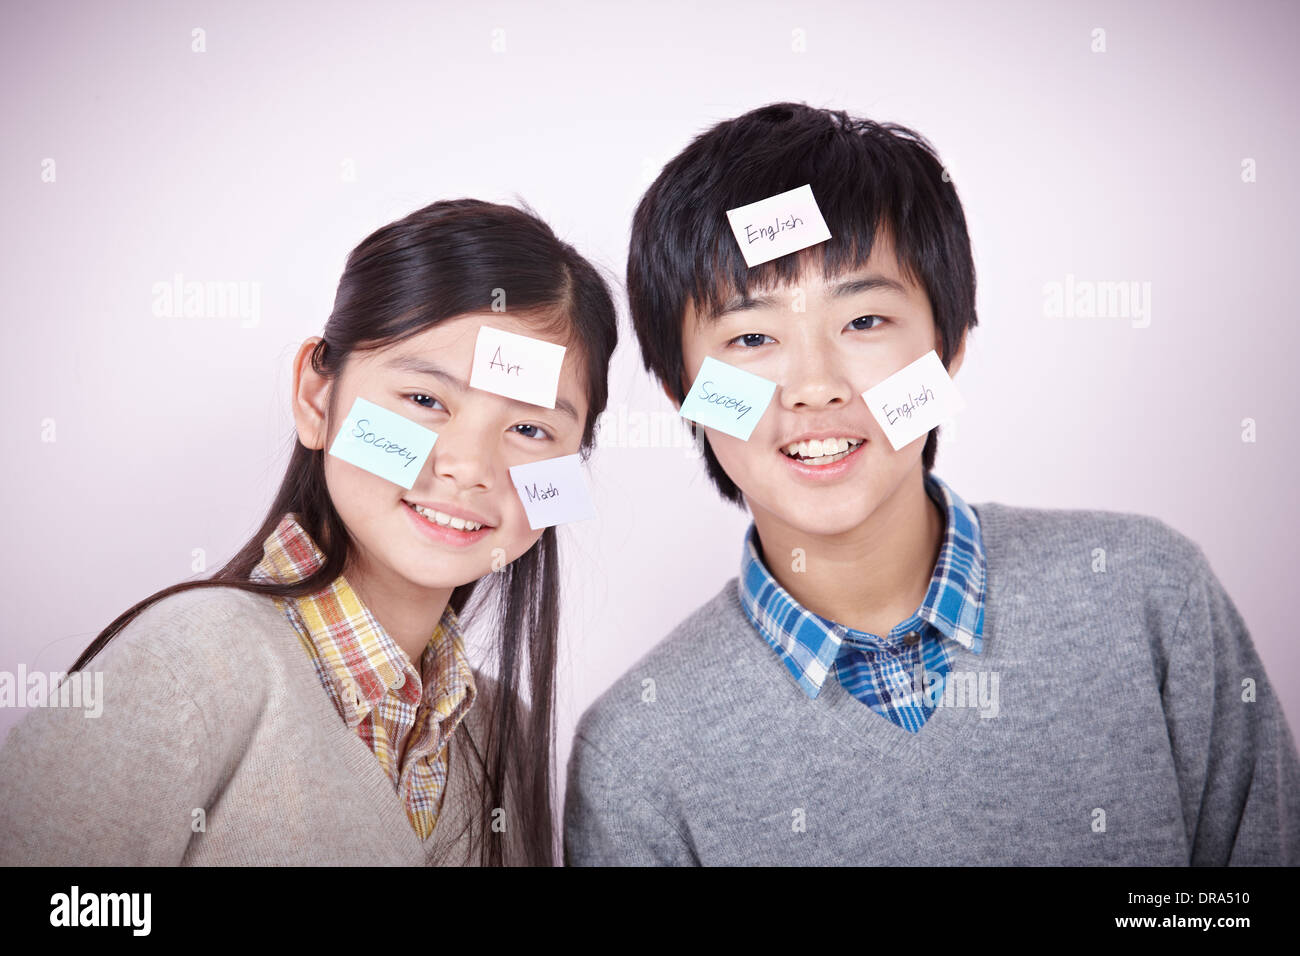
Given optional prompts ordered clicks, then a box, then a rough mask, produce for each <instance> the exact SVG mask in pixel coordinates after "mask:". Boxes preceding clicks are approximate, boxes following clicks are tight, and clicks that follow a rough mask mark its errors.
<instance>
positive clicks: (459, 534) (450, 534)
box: [402, 498, 495, 547]
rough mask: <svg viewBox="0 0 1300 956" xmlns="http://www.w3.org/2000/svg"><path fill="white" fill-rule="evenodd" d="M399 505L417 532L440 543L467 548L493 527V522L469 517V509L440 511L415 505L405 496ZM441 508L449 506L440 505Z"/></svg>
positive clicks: (485, 535)
mask: <svg viewBox="0 0 1300 956" xmlns="http://www.w3.org/2000/svg"><path fill="white" fill-rule="evenodd" d="M402 505H403V506H404V507H403V508H402V510H403V511H405V512H406V513H407V514H408V515H410V519H411V522H412V523H413V524H414V525H415V527H416V529H417V530H418V531H419V533H420V534H423V535H425V536H426V537H427V538H429V539H431V540H433V541H437V542H439V543H440V544H450V545H453V546H455V547H468V546H470V545H473V544H477V543H478V542H479V541H482V540H483V539H484V538H486V537H487V536H488V535H489V534H490V533H491V532H492V531H493V530H495V526H494V525H490V524H488V523H486V522H485V521H483V520H481V519H479V516H477V515H475V516H474V518H470V517H469V514H470V513H469V512H465V511H462V510H460V509H451V510H446V511H444V510H442V509H441V508H437V509H436V508H432V507H426V506H423V505H417V504H415V503H414V502H411V501H407V500H406V499H405V498H403V499H402ZM443 508H450V506H449V505H444V506H443Z"/></svg>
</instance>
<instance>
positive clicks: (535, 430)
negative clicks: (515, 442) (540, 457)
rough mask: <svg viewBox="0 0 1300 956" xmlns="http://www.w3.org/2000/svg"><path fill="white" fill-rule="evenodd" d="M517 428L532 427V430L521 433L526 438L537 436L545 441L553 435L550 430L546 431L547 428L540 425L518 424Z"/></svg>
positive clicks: (539, 439)
mask: <svg viewBox="0 0 1300 956" xmlns="http://www.w3.org/2000/svg"><path fill="white" fill-rule="evenodd" d="M515 428H531V429H532V431H531V432H520V433H519V434H521V435H523V436H524V437H525V438H536V439H537V440H538V441H544V440H546V439H548V438H550V437H551V434H550V432H548V431H546V429H544V428H542V427H541V426H540V425H527V424H525V425H516V426H515Z"/></svg>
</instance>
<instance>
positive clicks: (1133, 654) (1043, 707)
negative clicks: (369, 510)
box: [565, 503, 1300, 865]
mask: <svg viewBox="0 0 1300 956" xmlns="http://www.w3.org/2000/svg"><path fill="white" fill-rule="evenodd" d="M974 507H975V510H976V512H977V514H978V516H979V519H980V524H981V529H982V533H983V538H984V547H985V553H986V557H987V562H988V563H987V574H988V577H987V592H986V597H985V600H986V605H985V617H984V653H983V654H980V655H973V654H971V653H970V652H969V651H967V650H966V649H965V648H962V647H959V646H958V645H956V644H953V643H951V642H950V643H949V644H948V648H949V656H950V658H951V660H952V670H953V672H954V673H953V674H952V675H950V677H949V680H948V684H947V689H946V691H945V693H946V694H947V695H948V696H947V698H946V699H945V700H944V701H942V702H941V704H940V706H939V708H938V709H937V710H936V711H935V713H934V714H933V715H932V716H931V717H930V719H929V721H928V722H927V723H926V725H925V726H924V727H923V728H922V729H921V731H920V732H919V733H916V734H911V733H908V732H907V731H905V730H903V729H902V728H900V727H897V726H895V725H894V724H892V723H890V722H889V721H888V720H886V719H884V718H883V717H880V716H879V715H877V714H876V713H874V712H873V711H871V710H870V709H869V708H868V707H867V706H866V705H864V704H862V703H860V702H859V701H858V700H856V699H855V698H853V697H852V696H850V695H849V694H847V693H846V692H845V691H844V689H843V688H842V687H841V686H840V684H839V682H838V681H837V680H835V678H834V676H833V675H832V677H831V678H829V679H828V680H827V683H826V685H825V687H824V688H823V689H822V691H821V693H820V695H819V696H818V697H817V698H816V699H815V700H809V699H807V697H805V695H804V694H803V692H802V691H800V690H799V688H798V687H797V686H796V684H795V683H794V680H793V679H792V678H791V677H790V674H789V672H788V671H786V669H785V667H784V666H783V665H782V664H781V662H780V661H779V660H778V658H777V657H776V655H775V653H773V651H772V649H771V648H770V647H769V646H768V645H767V644H766V643H765V642H764V641H763V639H762V638H761V637H760V636H759V634H758V633H757V632H756V631H755V630H754V628H753V626H752V625H751V624H750V623H749V621H748V619H747V618H746V617H745V615H744V612H743V611H742V610H741V606H740V599H739V596H738V593H737V582H736V579H734V578H733V579H732V580H730V581H728V582H727V584H726V585H725V586H724V587H723V588H722V590H721V592H719V594H718V595H717V596H716V597H715V598H713V599H712V600H711V601H709V603H708V604H706V605H704V606H703V607H702V608H700V609H699V610H697V611H696V612H695V613H694V614H692V615H691V616H690V617H688V618H687V619H686V620H685V621H683V622H682V623H681V624H680V625H678V627H677V628H676V629H675V630H674V631H673V632H672V633H671V634H670V635H669V636H668V637H667V638H666V639H665V640H664V641H662V642H661V643H660V644H659V645H657V646H656V647H655V648H653V649H652V650H651V651H650V652H649V653H648V654H647V655H646V656H644V657H643V658H642V659H641V660H640V661H639V662H638V663H637V664H636V665H635V666H633V667H632V669H631V670H630V671H629V672H628V673H627V674H625V675H624V676H623V677H621V678H620V679H619V680H618V681H617V682H616V683H615V684H614V685H613V686H612V687H611V688H610V689H609V690H608V691H606V692H605V693H604V694H603V695H602V696H601V697H600V698H599V699H598V700H597V701H596V702H595V703H594V704H593V705H592V706H591V707H590V708H589V709H588V710H587V712H586V713H585V714H584V715H583V717H582V720H581V721H580V722H579V725H578V729H577V735H576V738H575V740H574V745H573V752H572V756H571V759H570V762H569V768H568V778H569V779H568V794H567V798H566V805H565V855H566V860H567V861H568V862H569V863H571V864H576V865H583V864H711V865H717V864H723V865H727V864H776V865H785V864H814V865H815V864H904V865H907V864H919V865H932V864H1132V865H1186V864H1211V865H1213V864H1266V863H1276V864H1295V863H1297V862H1300V763H1298V761H1297V757H1296V748H1295V743H1294V741H1293V739H1292V736H1291V732H1290V730H1289V729H1288V727H1287V724H1286V720H1285V718H1284V716H1283V713H1282V708H1281V706H1280V705H1279V703H1278V700H1277V697H1276V696H1275V694H1274V692H1273V688H1272V686H1271V684H1270V683H1269V681H1268V679H1267V677H1266V676H1265V674H1264V668H1263V666H1262V664H1261V663H1260V659H1259V657H1258V655H1257V654H1256V652H1255V648H1254V646H1253V645H1252V643H1251V640H1250V635H1249V634H1248V633H1247V630H1246V627H1245V625H1244V624H1243V623H1242V620H1241V617H1240V616H1239V615H1238V613H1237V610H1236V608H1235V607H1234V606H1233V603H1232V601H1231V599H1230V598H1229V597H1228V595H1227V594H1226V593H1225V592H1224V590H1223V587H1222V586H1221V585H1220V583H1219V581H1218V579H1217V578H1216V577H1215V575H1214V573H1213V571H1212V570H1211V569H1210V567H1209V564H1208V562H1207V560H1206V558H1205V555H1204V553H1203V552H1202V551H1201V549H1200V548H1199V547H1198V546H1197V545H1195V544H1194V543H1193V542H1191V541H1190V540H1188V539H1187V538H1186V537H1184V536H1183V535H1181V534H1179V533H1178V532H1176V531H1174V530H1172V529H1171V528H1169V527H1168V526H1166V525H1165V524H1163V523H1162V522H1160V521H1159V520H1156V519H1154V518H1147V517H1142V516H1138V515H1127V514H1117V513H1111V512H1101V511H1063V510H1041V509H1029V508H1014V507H1009V506H1006V505H1000V504H992V503H989V504H982V505H976V506H974ZM1098 549H1103V550H1104V565H1103V564H1102V558H1103V555H1102V552H1101V551H1099V550H1098ZM1103 567H1104V570H1100V568H1103ZM959 692H960V693H959ZM959 697H960V698H961V699H958V698H959Z"/></svg>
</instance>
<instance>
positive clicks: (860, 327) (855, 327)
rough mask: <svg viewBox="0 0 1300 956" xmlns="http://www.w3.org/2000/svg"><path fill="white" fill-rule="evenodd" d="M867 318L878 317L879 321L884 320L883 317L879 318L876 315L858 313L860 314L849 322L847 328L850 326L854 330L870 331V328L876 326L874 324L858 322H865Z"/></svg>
mask: <svg viewBox="0 0 1300 956" xmlns="http://www.w3.org/2000/svg"><path fill="white" fill-rule="evenodd" d="M868 319H879V320H880V321H881V322H883V321H885V320H884V319H883V318H881V317H880V316H878V315H860V316H858V317H857V318H856V319H854V320H853V321H852V322H850V323H849V328H851V329H853V330H855V331H858V332H870V331H871V330H872V329H874V328H876V326H874V325H872V326H865V325H860V324H859V323H861V322H865V321H867V320H868Z"/></svg>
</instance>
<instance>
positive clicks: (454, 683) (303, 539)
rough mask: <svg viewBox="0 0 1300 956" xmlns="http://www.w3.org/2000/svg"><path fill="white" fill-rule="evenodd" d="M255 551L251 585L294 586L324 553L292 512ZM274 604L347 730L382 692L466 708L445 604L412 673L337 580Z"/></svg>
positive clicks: (465, 667) (469, 692)
mask: <svg viewBox="0 0 1300 956" xmlns="http://www.w3.org/2000/svg"><path fill="white" fill-rule="evenodd" d="M262 554H263V556H262V560H261V562H259V563H258V565H257V566H256V567H255V568H254V569H253V571H252V573H251V574H250V575H249V577H250V578H251V579H252V580H254V581H277V582H279V583H281V584H294V583H296V582H298V581H301V580H303V579H304V578H306V577H307V576H308V575H310V574H311V573H312V572H314V571H315V570H316V569H317V568H319V567H320V566H321V565H322V564H324V563H325V556H324V554H322V553H321V551H320V549H319V548H317V547H316V543H315V542H314V541H312V539H311V536H310V535H309V534H308V533H307V531H306V530H305V529H304V528H303V527H302V525H301V524H299V522H298V520H297V516H296V515H292V514H286V515H285V516H284V517H283V518H281V520H280V523H279V525H278V526H277V527H276V529H275V531H274V532H273V533H272V534H271V535H270V537H268V538H267V539H266V541H265V542H264V544H263V546H262ZM275 600H276V603H277V604H279V605H280V607H281V608H282V609H284V610H285V612H286V613H287V614H288V615H289V618H290V620H291V621H293V623H294V625H295V627H296V628H297V630H298V632H299V637H300V638H301V639H302V640H303V641H304V645H305V646H306V648H307V650H308V652H309V653H312V654H313V656H315V657H317V658H318V660H319V661H321V662H322V663H323V664H324V665H325V667H324V672H325V674H326V675H327V676H328V677H329V680H330V682H331V684H332V685H333V688H334V690H335V694H336V699H337V700H339V701H341V702H342V707H343V719H344V720H345V721H346V722H347V724H348V726H356V725H357V724H359V723H360V722H361V721H362V720H364V719H365V717H366V715H367V714H369V713H370V711H371V710H372V709H373V708H374V707H376V706H377V705H378V704H379V702H380V701H381V700H383V699H384V697H385V696H387V695H388V694H390V693H392V694H394V695H395V696H396V697H397V698H398V699H399V700H402V701H404V702H406V703H408V704H411V705H417V704H419V703H420V701H421V699H423V701H424V702H426V703H427V704H429V705H430V706H432V707H435V708H436V709H437V710H438V711H439V712H446V713H450V712H451V711H452V709H454V708H455V707H456V706H457V705H458V704H460V703H461V702H462V701H463V700H465V699H466V698H468V702H469V703H470V704H472V702H473V699H474V697H475V696H476V688H475V685H474V673H473V669H472V668H471V666H470V663H469V660H468V658H466V656H465V649H464V636H463V635H462V633H461V629H460V621H459V618H458V617H457V615H456V612H455V611H454V610H453V609H452V607H451V605H450V604H448V605H447V607H446V609H445V610H444V611H443V613H442V618H441V619H440V620H439V622H438V624H437V626H436V627H435V628H434V632H433V635H432V636H431V637H430V638H429V643H428V644H427V645H426V646H425V650H424V653H423V654H422V655H421V658H420V669H419V670H418V671H417V670H416V669H415V668H414V667H413V666H412V664H411V661H410V660H409V659H408V658H407V656H406V653H405V652H404V651H403V650H402V649H401V648H400V647H398V646H397V642H396V641H394V640H393V638H392V637H391V636H390V635H389V634H388V632H387V631H385V630H384V628H383V626H382V625H381V624H380V623H379V621H378V620H377V619H376V618H375V616H374V615H373V614H372V613H371V611H370V609H369V608H368V607H366V605H365V604H364V603H363V602H362V601H361V598H360V597H359V596H358V595H357V593H356V592H355V591H354V590H353V588H352V586H351V585H350V584H348V582H347V579H346V578H345V577H343V576H342V575H340V576H339V577H337V578H335V580H334V581H333V583H331V584H329V585H327V586H326V587H325V588H323V589H322V590H320V591H317V592H315V593H313V594H309V595H305V596H303V597H298V598H293V597H288V598H276V599H275ZM464 709H465V710H466V711H467V710H468V706H467V707H465V708H464Z"/></svg>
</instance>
